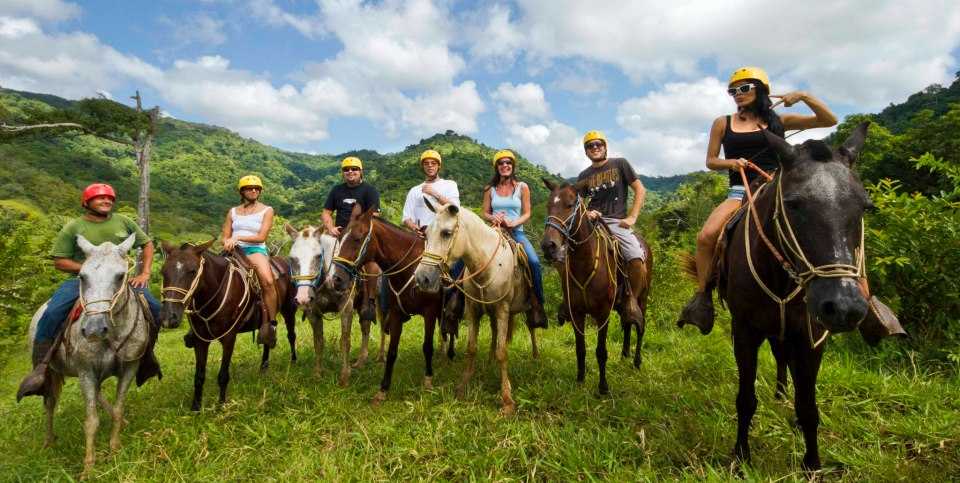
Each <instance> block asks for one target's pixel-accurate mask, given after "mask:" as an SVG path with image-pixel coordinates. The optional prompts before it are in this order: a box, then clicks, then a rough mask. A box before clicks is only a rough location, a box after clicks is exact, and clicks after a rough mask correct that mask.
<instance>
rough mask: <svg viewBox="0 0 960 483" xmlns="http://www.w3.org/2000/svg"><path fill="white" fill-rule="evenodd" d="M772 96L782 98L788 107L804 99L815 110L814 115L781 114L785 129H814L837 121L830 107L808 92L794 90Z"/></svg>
mask: <svg viewBox="0 0 960 483" xmlns="http://www.w3.org/2000/svg"><path fill="white" fill-rule="evenodd" d="M770 97H772V98H777V99H780V100H781V101H782V102H783V105H784V106H787V107H790V106H792V105H794V104H796V103H798V102H800V101H803V103H804V104H806V105H807V107H809V108H810V110H811V111H813V115H812V116H810V115H803V114H795V113H792V112H790V113H786V114H784V115H782V116H780V120H781V121H782V122H783V128H784V129H813V128H818V127H830V126H833V125H835V124H836V123H837V116H835V115H834V114H833V112H831V111H830V108H829V107H827V105H826V104H824V103H823V101H821V100H820V99H817V98H816V97H814V96H812V95H810V94H808V93H806V92H803V91H794V92H788V93H786V94H783V95H775V96H770Z"/></svg>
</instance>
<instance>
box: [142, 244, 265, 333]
mask: <svg viewBox="0 0 960 483" xmlns="http://www.w3.org/2000/svg"><path fill="white" fill-rule="evenodd" d="M205 261H206V258H204V257H203V254H201V255H200V268H199V269H197V275H196V276H195V277H194V278H193V281H192V282H191V283H190V288H189V289H186V290H185V289H182V288H180V287H174V286H163V287H162V288H161V289H160V290H161V292H160V296H161V300H162V301H165V302H173V303H178V304H183V305H184V312H185V313H186V314H187V316H188V317H187V319H188V320H189V321H190V325H191V326H193V325H194V322H193V316H196V317H197V318H198V319H200V320H202V321H203V323H204V325H205V326H206V329H207V333H208V334H213V330H211V328H210V321H211V320H213V318H214V317H216V316H217V315H218V314H219V313H220V311H221V310H223V308H224V307H225V306H226V304H227V298H228V295H229V294H230V288H231V287H232V286H233V278H234V277H233V276H234V275H236V274H239V275H240V280H241V282H242V283H243V295H242V296H241V297H240V302H239V303H238V304H237V305H236V310H237V312H236V316H235V317H234V319H233V322H232V323H231V324H230V328H228V329H227V330H226V331H225V332H224V333H222V334H220V335H218V336H216V337H214V338H212V339H206V338H204V337H203V336H201V335H199V334H198V333H197V331H196V330H194V331H193V333H194V335H195V336H197V338H198V339H200V340H202V341H204V342H207V343H212V342H216V341H218V340H220V339H222V338H224V337H226V336H227V334H229V333H231V332H233V330H234V329H235V328H236V327H237V324H238V323H240V320H241V319H242V318H243V315H244V313H246V312H247V309H248V307H247V304H248V303H249V302H250V299H251V294H250V284H249V282H248V281H247V276H246V272H245V271H244V270H243V269H241V268H238V267H237V266H236V264H235V263H234V262H232V261H231V260H229V259H227V267H229V268H228V270H227V273H226V275H224V277H223V278H221V279H220V284H219V285H218V286H217V289H216V290H215V291H214V292H213V296H212V297H211V298H210V300H207V302H206V303H205V304H203V305H201V306H200V307H199V308H198V307H197V306H196V303H195V302H194V300H193V296H194V294H195V293H196V290H197V287H198V286H199V285H200V280H201V279H202V277H203V268H204V262H205ZM224 283H226V288H225V289H224V290H223V297H221V298H220V305H218V306H217V308H216V310H214V311H213V313H211V314H210V315H207V316H204V315H203V314H201V313H200V311H201V310H203V309H205V308H207V306H208V305H210V304H211V303H212V302H213V301H214V300H215V297H216V296H217V294H219V293H220V289H221V288H223V287H224ZM166 292H174V293H177V294H180V295H182V297H180V298H178V299H175V298H168V297H166V296H165V295H164V294H165V293H166Z"/></svg>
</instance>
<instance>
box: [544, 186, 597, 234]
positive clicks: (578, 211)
mask: <svg viewBox="0 0 960 483" xmlns="http://www.w3.org/2000/svg"><path fill="white" fill-rule="evenodd" d="M586 212H587V207H586V205H585V204H584V202H583V198H581V197H580V193H577V200H576V207H575V208H574V209H573V211H571V212H570V215H569V216H567V217H566V218H565V219H561V218H560V217H559V216H554V215H549V216H547V221H546V223H545V226H544V229H546V228H553V229H555V230H557V232H559V233H560V235H561V236H563V238H564V239H565V240H567V241H568V242H570V243H571V244H573V245H575V246H579V245H582V244H583V243H585V242H586V241H587V240H589V239H590V237H591V236H592V235H593V232H592V231H591V232H590V234H589V235H587V237H586V238H584V239H583V240H579V241H578V240H576V239H574V235H576V234H577V232H579V231H580V226H581V225H582V224H583V220H584V219H585V218H586V216H585V215H586ZM578 215H579V216H578ZM574 225H576V226H574Z"/></svg>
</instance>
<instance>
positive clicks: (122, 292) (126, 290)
mask: <svg viewBox="0 0 960 483" xmlns="http://www.w3.org/2000/svg"><path fill="white" fill-rule="evenodd" d="M129 277H130V259H129V258H127V269H126V270H125V271H124V272H123V280H122V281H121V282H120V288H118V289H117V291H116V292H114V293H113V296H112V297H110V298H109V299H100V300H89V301H88V300H86V299H84V298H83V290H82V288H81V290H80V294H79V295H80V297H79V298H80V307H81V308H82V309H83V315H84V316H90V315H99V314H107V315H108V318H109V320H110V327H112V328H114V329H116V327H117V323H116V321H115V320H114V319H113V314H114V311H115V310H116V309H118V308H124V307H126V306H127V303H128V302H129V301H130V294H131V293H132V292H133V290H132V289H131V288H130V286H129V285H128V283H127V282H128V280H129ZM121 300H122V302H121ZM98 303H109V304H110V305H109V306H108V307H107V308H105V309H101V310H91V309H89V308H87V307H88V306H89V305H90V304H98ZM117 304H119V307H118V306H117ZM141 311H142V309H141ZM138 320H139V319H135V320H134V326H133V327H131V328H130V331H129V332H127V335H126V336H124V337H123V339H122V340H120V342H119V343H117V344H116V345H113V344H110V342H109V339H107V344H108V345H109V346H110V349H111V350H112V351H113V352H114V353H115V354H116V357H117V359H119V360H120V362H121V363H124V362H131V361H135V360H137V359H140V358H141V357H143V355H144V354H145V353H146V352H147V345H146V344H144V347H143V350H142V351H140V355H138V356H136V357H133V358H130V359H126V360H125V359H123V358H121V357H120V349H122V348H123V346H125V345H127V342H128V341H129V340H130V337H131V336H132V335H133V332H134V331H135V330H136V329H137V324H136V322H137V321H138Z"/></svg>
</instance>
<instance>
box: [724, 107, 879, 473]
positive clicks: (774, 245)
mask: <svg viewBox="0 0 960 483" xmlns="http://www.w3.org/2000/svg"><path fill="white" fill-rule="evenodd" d="M867 126H868V123H863V124H860V125H859V126H858V127H857V128H856V129H854V131H853V133H852V134H851V136H850V137H849V138H848V139H847V140H846V141H845V142H844V144H843V145H842V146H841V147H839V148H836V149H834V148H831V147H830V146H829V145H827V144H826V143H824V142H823V141H819V140H808V141H806V142H804V143H803V144H802V145H799V146H797V147H793V146H791V145H790V144H788V143H787V142H786V141H784V140H783V139H782V138H780V137H779V136H776V135H773V134H771V133H769V132H767V131H764V134H765V136H766V138H767V141H768V142H769V146H770V148H769V149H773V150H774V152H776V153H777V154H778V155H779V157H780V165H781V167H780V169H778V170H777V173H776V175H775V177H774V179H773V180H772V181H770V182H768V183H767V184H765V185H763V186H762V187H760V188H759V192H758V193H757V194H756V195H755V196H754V195H753V194H751V193H748V194H749V195H750V196H748V200H749V203H747V204H745V206H744V208H743V209H742V210H743V212H742V216H740V217H739V218H735V219H734V221H732V222H731V224H730V225H729V228H728V233H727V235H726V236H728V237H729V238H728V239H727V240H726V242H727V245H726V248H725V249H724V250H723V251H722V255H720V258H719V260H720V266H719V267H718V270H717V271H716V273H717V274H718V277H717V278H716V279H714V280H713V281H711V286H709V287H708V289H709V290H712V289H713V288H714V286H718V287H719V294H720V297H721V299H722V300H723V301H724V302H725V303H726V305H727V307H728V308H729V309H730V314H731V316H732V332H733V350H734V356H735V358H736V361H737V372H738V376H739V389H738V392H737V398H736V408H737V438H736V443H735V445H734V450H733V452H734V456H735V458H736V460H737V461H739V462H742V463H745V464H749V462H750V446H749V442H748V433H749V429H750V421H751V419H752V418H753V415H754V412H755V411H756V408H757V397H756V390H755V386H754V384H755V380H756V376H757V353H758V350H759V347H760V345H761V344H762V343H763V341H764V340H768V341H769V342H770V344H771V348H772V349H773V352H774V355H775V357H776V359H777V360H778V365H781V364H782V363H785V364H786V365H787V366H788V367H789V369H790V373H791V378H792V379H793V386H794V407H795V411H796V416H797V422H798V424H799V426H800V428H801V430H802V432H803V438H804V443H805V446H806V450H805V453H804V456H803V461H802V466H803V468H804V469H806V470H818V469H820V468H821V463H820V454H819V450H818V446H817V427H818V425H819V419H820V417H819V411H818V409H817V402H816V382H817V373H818V372H819V369H820V362H821V360H822V357H823V350H824V342H825V341H826V339H827V337H828V336H829V334H830V333H841V332H848V331H852V330H854V329H856V328H857V327H858V325H859V324H860V322H861V321H862V320H863V319H864V317H865V316H866V314H867V300H866V299H865V298H864V296H863V294H862V292H861V290H860V288H859V285H858V283H857V280H858V279H859V278H860V277H862V276H863V274H864V252H863V250H864V246H863V240H864V232H863V230H864V225H863V215H864V212H865V211H866V210H867V209H869V208H870V207H871V206H872V204H871V202H870V198H869V197H868V196H867V193H866V191H865V190H864V188H863V185H862V183H861V182H860V180H859V178H858V177H857V175H856V173H855V172H854V170H853V169H852V168H853V165H854V162H855V161H856V159H857V155H858V154H859V153H860V151H861V150H862V148H863V144H864V141H865V139H866V133H867ZM771 240H772V241H771ZM708 293H709V292H708ZM782 376H785V374H783V375H780V374H778V386H779V385H780V383H781V382H782V381H783V377H782Z"/></svg>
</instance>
